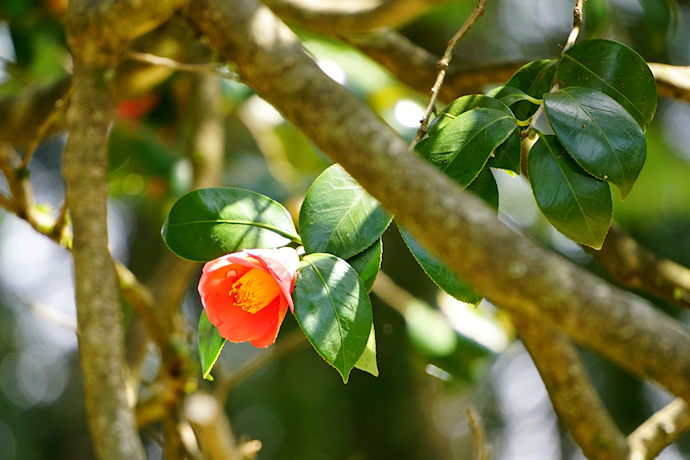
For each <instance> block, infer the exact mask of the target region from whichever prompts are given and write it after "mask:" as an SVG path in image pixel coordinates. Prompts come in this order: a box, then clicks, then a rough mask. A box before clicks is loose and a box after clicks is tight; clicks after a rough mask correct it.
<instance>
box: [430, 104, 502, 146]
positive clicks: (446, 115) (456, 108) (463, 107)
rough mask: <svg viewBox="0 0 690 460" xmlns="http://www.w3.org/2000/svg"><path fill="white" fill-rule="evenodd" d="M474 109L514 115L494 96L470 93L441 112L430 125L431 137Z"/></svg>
mask: <svg viewBox="0 0 690 460" xmlns="http://www.w3.org/2000/svg"><path fill="white" fill-rule="evenodd" d="M473 109H494V110H498V111H501V112H503V113H505V114H506V115H512V114H513V113H512V112H511V111H510V109H509V108H508V106H507V105H505V104H504V103H502V102H500V101H498V100H496V99H494V98H493V97H489V96H484V95H482V94H470V95H467V96H462V97H459V98H457V99H456V100H454V101H453V102H452V103H450V104H448V106H447V107H446V108H444V109H443V110H442V111H441V112H439V114H438V115H437V116H436V118H434V120H433V122H432V123H431V124H430V125H429V129H428V131H427V132H428V134H429V137H433V136H435V135H436V134H437V133H438V132H439V131H440V130H441V128H443V127H444V126H446V125H447V124H448V123H450V122H451V121H453V120H455V119H456V118H457V117H458V116H459V115H460V114H462V113H465V112H469V111H470V110H473Z"/></svg>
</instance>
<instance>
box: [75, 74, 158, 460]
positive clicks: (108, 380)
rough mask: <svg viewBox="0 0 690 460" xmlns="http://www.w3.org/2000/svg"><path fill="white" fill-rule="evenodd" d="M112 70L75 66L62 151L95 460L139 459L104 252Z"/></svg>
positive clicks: (111, 274) (112, 281)
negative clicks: (67, 129) (72, 233)
mask: <svg viewBox="0 0 690 460" xmlns="http://www.w3.org/2000/svg"><path fill="white" fill-rule="evenodd" d="M111 74H112V72H111V71H110V69H109V67H101V66H97V67H92V66H85V65H83V64H81V63H80V62H78V61H77V62H75V66H74V93H73V95H72V103H71V105H70V109H69V111H68V113H67V123H68V127H69V128H70V136H69V138H68V140H67V145H66V147H65V153H64V160H63V161H64V164H63V175H64V178H65V181H66V183H67V192H66V193H67V197H66V200H67V203H68V205H69V208H70V211H71V216H72V225H73V229H74V242H73V246H72V253H73V255H74V270H75V277H76V280H75V284H76V295H77V321H78V322H77V324H78V333H77V334H78V337H79V358H80V364H81V369H82V375H83V378H84V393H85V398H86V410H87V414H88V421H89V428H90V430H91V435H92V439H93V442H94V447H95V450H96V454H97V456H98V458H100V459H103V460H110V459H113V460H115V459H125V458H126V459H144V458H146V457H145V455H144V450H143V447H142V445H141V442H140V441H139V435H138V433H137V429H136V423H135V421H134V415H133V413H132V410H131V408H130V407H129V405H128V404H127V398H126V394H125V378H124V375H123V372H124V370H125V369H126V366H125V361H124V335H123V331H122V314H121V308H120V297H119V292H118V288H117V281H116V275H115V268H114V266H113V262H112V259H111V257H110V252H109V251H108V233H107V220H106V215H107V190H106V184H107V177H106V175H107V133H108V127H109V126H110V123H111V122H112V118H113V116H114V105H113V100H112V96H111V91H110V81H109V75H111Z"/></svg>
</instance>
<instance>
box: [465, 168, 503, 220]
mask: <svg viewBox="0 0 690 460" xmlns="http://www.w3.org/2000/svg"><path fill="white" fill-rule="evenodd" d="M467 190H468V191H470V192H472V193H473V194H474V195H476V196H477V197H479V198H481V199H482V200H483V201H484V202H485V203H486V204H488V205H489V207H491V209H493V210H494V211H498V185H497V184H496V179H494V175H493V174H492V173H491V170H490V169H489V168H486V167H485V168H484V169H482V171H481V172H480V173H479V175H478V176H477V178H476V179H475V180H473V181H472V183H471V184H470V185H468V186H467Z"/></svg>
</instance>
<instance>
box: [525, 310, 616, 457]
mask: <svg viewBox="0 0 690 460" xmlns="http://www.w3.org/2000/svg"><path fill="white" fill-rule="evenodd" d="M513 319H514V321H515V325H516V326H517V329H518V332H519V334H520V338H521V339H522V343H523V344H524V345H525V348H527V351H529V354H530V355H531V356H532V360H533V361H534V364H535V365H536V366H537V369H538V370H539V374H540V375H541V378H542V380H543V381H544V384H545V385H546V389H547V391H548V393H549V397H550V398H551V402H552V403H553V407H554V409H555V411H556V413H557V414H558V416H559V417H560V418H561V420H562V421H563V423H565V425H566V426H567V427H568V430H569V431H570V433H571V434H572V435H573V439H574V440H575V442H576V443H577V445H578V446H580V448H581V449H582V452H583V453H584V454H585V457H587V458H588V459H590V460H595V459H601V460H624V459H626V458H628V445H627V443H626V440H625V437H624V436H623V433H621V431H620V430H619V429H618V427H617V426H616V424H615V422H614V421H613V419H612V418H611V416H610V415H609V413H608V411H607V410H606V408H605V407H604V405H603V404H602V402H601V400H600V399H599V396H598V395H597V393H596V391H595V389H594V387H593V385H592V382H591V381H590V379H589V376H588V375H587V371H586V370H585V367H584V365H583V364H582V361H581V359H580V355H579V353H578V352H577V349H575V347H574V346H573V345H572V344H571V343H570V341H569V340H568V339H567V338H566V337H565V336H563V334H561V333H559V332H557V331H554V330H550V329H549V328H548V326H547V325H544V324H539V323H536V322H534V321H532V320H531V319H529V318H526V317H524V316H522V315H520V314H513Z"/></svg>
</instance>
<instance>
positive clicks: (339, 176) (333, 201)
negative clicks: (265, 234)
mask: <svg viewBox="0 0 690 460" xmlns="http://www.w3.org/2000/svg"><path fill="white" fill-rule="evenodd" d="M392 219H393V216H392V215H391V214H389V213H388V212H387V211H386V210H385V209H383V208H382V207H381V205H380V204H379V202H378V201H376V200H375V199H374V198H373V197H372V196H371V195H369V194H368V193H367V192H366V191H365V190H364V189H363V188H362V187H361V186H360V185H359V184H358V183H357V181H355V180H354V179H353V178H352V177H350V176H349V175H348V174H347V173H346V172H345V170H344V169H343V168H342V167H341V166H340V165H337V164H336V165H333V166H331V167H329V168H328V169H326V170H325V171H324V172H323V173H322V174H321V175H320V176H319V177H317V178H316V180H315V181H314V183H313V184H312V186H311V187H310V188H309V191H308V192H307V196H306V197H305V198H304V203H303V204H302V210H301V211H300V215H299V228H300V233H301V234H302V244H303V245H304V249H305V251H306V252H307V254H312V253H317V252H327V253H330V254H335V255H337V256H338V257H341V258H343V259H346V258H348V257H352V256H354V255H355V254H358V253H360V252H362V251H363V250H365V249H366V248H368V247H369V246H371V245H372V244H373V243H374V242H375V241H376V240H377V239H379V237H380V236H381V234H382V233H383V232H384V230H386V228H388V225H390V223H391V220H392Z"/></svg>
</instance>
